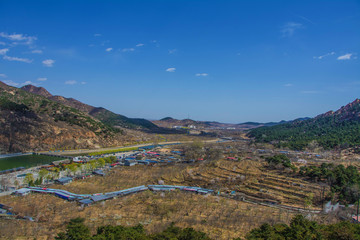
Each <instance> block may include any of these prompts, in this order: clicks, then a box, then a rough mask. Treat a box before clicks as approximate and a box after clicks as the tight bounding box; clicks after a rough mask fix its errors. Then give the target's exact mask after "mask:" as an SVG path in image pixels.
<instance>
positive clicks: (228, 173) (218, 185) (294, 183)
mask: <svg viewBox="0 0 360 240" xmlns="http://www.w3.org/2000/svg"><path fill="white" fill-rule="evenodd" d="M265 165H266V164H265V163H264V161H254V160H241V161H229V160H221V161H218V162H217V163H216V164H210V165H200V166H197V167H193V168H190V167H189V168H187V169H186V170H185V171H183V172H182V174H178V176H166V175H165V176H164V177H163V179H164V180H165V181H166V182H170V183H181V184H184V183H187V184H188V185H189V184H192V185H200V186H203V187H207V188H211V189H214V190H216V191H220V192H228V193H230V192H232V191H235V193H236V194H245V195H246V196H248V197H253V198H255V199H267V200H272V201H274V202H277V203H279V204H286V205H292V206H295V207H304V205H305V202H306V201H307V199H310V198H312V200H313V202H314V204H315V203H316V202H317V201H319V198H320V195H321V191H322V190H323V189H322V187H321V186H320V185H318V184H316V183H310V182H307V181H304V180H301V179H299V178H294V177H290V176H287V175H286V174H281V173H280V172H279V171H276V170H268V169H266V167H265ZM326 190H328V189H325V191H326Z"/></svg>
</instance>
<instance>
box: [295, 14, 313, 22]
mask: <svg viewBox="0 0 360 240" xmlns="http://www.w3.org/2000/svg"><path fill="white" fill-rule="evenodd" d="M296 16H298V17H299V18H301V19H302V20H305V21H307V22H309V23H311V24H315V23H314V22H313V21H311V20H310V19H309V18H307V17H304V16H301V15H296Z"/></svg>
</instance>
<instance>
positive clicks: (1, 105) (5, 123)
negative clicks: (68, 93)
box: [0, 82, 132, 152]
mask: <svg viewBox="0 0 360 240" xmlns="http://www.w3.org/2000/svg"><path fill="white" fill-rule="evenodd" d="M27 89H28V90H29V91H33V92H36V95H35V94H32V93H29V92H26V91H23V90H22V89H18V88H14V87H10V86H8V85H6V84H4V83H2V82H0V152H19V151H33V150H49V149H66V148H70V149H74V148H98V147H107V146H114V145H122V144H123V143H124V142H125V141H126V140H131V138H132V137H131V136H128V135H125V132H124V131H122V130H121V129H115V128H112V127H109V126H108V125H105V124H104V123H102V122H101V121H99V120H98V119H95V118H93V117H92V116H90V115H89V114H87V113H86V112H83V111H79V110H76V109H74V108H71V107H69V106H66V105H63V104H60V103H58V102H54V101H52V100H49V99H48V98H47V97H49V98H52V97H53V96H52V95H51V94H50V93H49V92H48V91H46V90H45V89H44V88H37V87H31V86H30V87H27ZM70 101H71V100H70ZM75 101H76V100H75Z"/></svg>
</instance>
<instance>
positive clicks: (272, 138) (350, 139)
mask: <svg viewBox="0 0 360 240" xmlns="http://www.w3.org/2000/svg"><path fill="white" fill-rule="evenodd" d="M248 135H249V136H250V137H254V138H255V139H256V141H258V142H267V143H275V144H276V145H277V146H279V147H289V148H291V149H297V150H302V149H304V148H305V147H306V146H308V144H309V143H310V142H312V141H313V140H316V141H317V142H318V144H319V145H320V146H322V147H324V148H325V149H330V148H347V147H354V146H358V145H360V100H359V99H356V100H355V101H354V102H352V103H349V104H348V105H346V106H343V107H341V108H340V109H339V110H337V111H335V112H333V111H329V112H327V113H324V114H321V115H319V116H317V117H315V118H311V119H308V120H304V121H293V122H290V123H286V124H281V125H276V126H272V127H260V128H256V129H253V130H251V131H249V133H248Z"/></svg>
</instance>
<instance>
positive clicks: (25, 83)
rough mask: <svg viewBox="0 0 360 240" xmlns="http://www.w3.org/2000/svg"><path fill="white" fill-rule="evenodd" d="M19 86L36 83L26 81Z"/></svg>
mask: <svg viewBox="0 0 360 240" xmlns="http://www.w3.org/2000/svg"><path fill="white" fill-rule="evenodd" d="M20 85H21V86H24V85H35V86H36V85H38V84H37V83H33V82H32V81H26V82H24V83H21V84H20Z"/></svg>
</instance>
